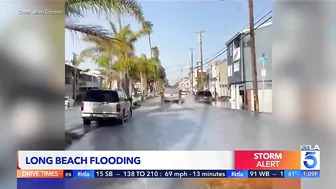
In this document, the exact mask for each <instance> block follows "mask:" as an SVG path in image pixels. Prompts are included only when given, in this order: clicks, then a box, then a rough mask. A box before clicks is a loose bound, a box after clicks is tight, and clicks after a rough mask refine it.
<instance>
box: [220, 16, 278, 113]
mask: <svg viewBox="0 0 336 189" xmlns="http://www.w3.org/2000/svg"><path fill="white" fill-rule="evenodd" d="M271 25H272V24H271V23H266V24H264V25H262V26H260V27H258V28H257V29H256V30H255V31H254V33H255V46H256V48H255V49H256V57H257V73H258V78H257V80H258V95H259V106H260V107H259V109H260V111H262V112H272V32H271V29H272V27H271ZM226 45H227V49H228V51H227V63H228V67H227V68H228V70H227V73H228V85H229V87H230V92H231V103H232V108H233V109H241V108H242V107H243V108H245V109H249V110H252V111H253V110H254V108H253V82H252V64H251V48H250V35H249V30H243V31H241V32H239V33H238V34H236V35H235V36H234V37H233V38H231V39H230V40H229V41H228V42H227V43H226Z"/></svg>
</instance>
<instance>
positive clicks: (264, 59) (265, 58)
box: [260, 56, 268, 62]
mask: <svg viewBox="0 0 336 189" xmlns="http://www.w3.org/2000/svg"><path fill="white" fill-rule="evenodd" d="M260 61H261V62H267V61H268V58H267V57H266V56H262V57H260Z"/></svg>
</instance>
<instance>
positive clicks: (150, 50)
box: [148, 34, 153, 57]
mask: <svg viewBox="0 0 336 189" xmlns="http://www.w3.org/2000/svg"><path fill="white" fill-rule="evenodd" d="M148 43H149V53H150V57H153V52H152V40H151V36H150V34H148Z"/></svg>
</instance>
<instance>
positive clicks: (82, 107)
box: [81, 103, 84, 111]
mask: <svg viewBox="0 0 336 189" xmlns="http://www.w3.org/2000/svg"><path fill="white" fill-rule="evenodd" d="M83 110H84V104H83V103H82V106H81V111H83Z"/></svg>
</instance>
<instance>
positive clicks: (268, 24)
mask: <svg viewBox="0 0 336 189" xmlns="http://www.w3.org/2000/svg"><path fill="white" fill-rule="evenodd" d="M271 25H272V22H268V23H265V24H262V25H260V26H258V28H256V30H257V29H260V28H264V27H267V26H271ZM247 32H250V29H245V30H242V31H241V32H240V33H247Z"/></svg>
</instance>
